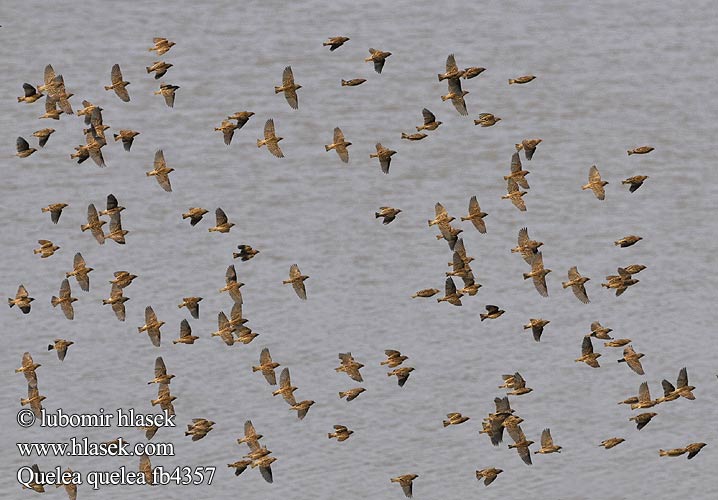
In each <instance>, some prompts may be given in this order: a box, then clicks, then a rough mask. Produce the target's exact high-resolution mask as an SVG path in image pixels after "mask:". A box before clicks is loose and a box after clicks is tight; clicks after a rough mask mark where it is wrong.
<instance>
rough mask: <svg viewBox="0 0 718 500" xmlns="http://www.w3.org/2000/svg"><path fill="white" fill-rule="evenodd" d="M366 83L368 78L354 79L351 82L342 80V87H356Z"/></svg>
mask: <svg viewBox="0 0 718 500" xmlns="http://www.w3.org/2000/svg"><path fill="white" fill-rule="evenodd" d="M365 81H366V78H352V79H351V80H344V79H342V87H356V86H357V85H361V84H362V83H364V82H365Z"/></svg>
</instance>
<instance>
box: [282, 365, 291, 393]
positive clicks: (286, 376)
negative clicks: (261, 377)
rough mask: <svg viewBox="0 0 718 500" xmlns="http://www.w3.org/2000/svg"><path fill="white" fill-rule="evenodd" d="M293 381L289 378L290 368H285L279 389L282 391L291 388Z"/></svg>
mask: <svg viewBox="0 0 718 500" xmlns="http://www.w3.org/2000/svg"><path fill="white" fill-rule="evenodd" d="M291 385H292V380H291V378H290V376H289V368H284V369H283V370H282V373H280V374H279V387H281V388H282V389H287V388H289V387H291Z"/></svg>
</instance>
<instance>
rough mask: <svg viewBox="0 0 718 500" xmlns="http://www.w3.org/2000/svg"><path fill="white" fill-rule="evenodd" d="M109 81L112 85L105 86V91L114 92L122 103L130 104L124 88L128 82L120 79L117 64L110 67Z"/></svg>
mask: <svg viewBox="0 0 718 500" xmlns="http://www.w3.org/2000/svg"><path fill="white" fill-rule="evenodd" d="M165 72H166V70H165ZM148 73H149V72H148ZM160 76H161V75H160ZM110 80H111V81H112V85H110V86H109V87H108V86H105V90H114V91H115V94H117V97H119V98H120V99H121V100H122V101H123V102H130V94H129V93H128V92H127V88H126V87H127V86H128V85H129V84H130V82H126V81H125V80H124V79H123V78H122V71H121V70H120V65H119V64H115V65H113V66H112V71H111V72H110Z"/></svg>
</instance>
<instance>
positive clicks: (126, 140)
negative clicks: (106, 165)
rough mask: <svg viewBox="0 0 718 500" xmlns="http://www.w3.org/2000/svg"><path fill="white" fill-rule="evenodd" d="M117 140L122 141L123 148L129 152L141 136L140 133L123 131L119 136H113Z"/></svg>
mask: <svg viewBox="0 0 718 500" xmlns="http://www.w3.org/2000/svg"><path fill="white" fill-rule="evenodd" d="M113 135H114V138H115V142H117V141H120V140H121V141H122V146H123V147H124V148H125V151H129V150H130V149H131V148H132V141H134V140H135V137H136V136H138V135H140V133H139V132H135V131H134V130H129V129H122V130H120V131H119V133H117V134H113Z"/></svg>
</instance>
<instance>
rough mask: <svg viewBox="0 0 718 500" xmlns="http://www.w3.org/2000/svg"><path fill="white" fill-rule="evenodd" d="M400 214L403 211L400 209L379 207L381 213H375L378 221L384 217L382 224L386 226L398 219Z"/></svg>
mask: <svg viewBox="0 0 718 500" xmlns="http://www.w3.org/2000/svg"><path fill="white" fill-rule="evenodd" d="M400 212H401V209H399V208H392V207H379V211H378V212H374V217H375V218H377V219H378V218H380V217H383V218H384V220H383V221H382V224H384V225H386V224H389V223H391V222H392V221H393V220H394V219H396V216H397V215H399V213H400Z"/></svg>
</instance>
